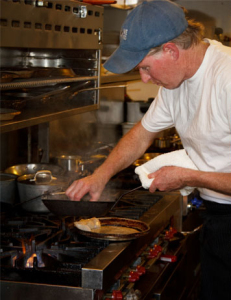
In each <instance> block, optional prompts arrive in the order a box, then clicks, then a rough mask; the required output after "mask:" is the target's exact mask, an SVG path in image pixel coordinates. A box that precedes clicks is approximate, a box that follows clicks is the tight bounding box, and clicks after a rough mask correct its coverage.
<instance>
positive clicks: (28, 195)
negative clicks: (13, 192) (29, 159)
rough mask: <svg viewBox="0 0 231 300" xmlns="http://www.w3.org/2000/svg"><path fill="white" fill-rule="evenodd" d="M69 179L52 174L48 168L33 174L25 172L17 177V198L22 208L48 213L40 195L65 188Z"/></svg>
mask: <svg viewBox="0 0 231 300" xmlns="http://www.w3.org/2000/svg"><path fill="white" fill-rule="evenodd" d="M69 185H70V179H69V178H66V177H64V176H58V175H55V176H53V175H52V173H51V171H50V170H40V171H38V172H36V173H35V174H26V175H22V176H19V177H18V178H17V186H18V192H19V200H20V203H21V206H22V208H23V209H24V210H27V211H30V212H37V213H48V212H49V210H48V209H47V207H46V206H45V205H44V204H43V202H42V198H41V197H42V196H43V194H44V193H47V192H50V193H52V192H55V191H57V190H62V189H66V188H67V187H68V186H69Z"/></svg>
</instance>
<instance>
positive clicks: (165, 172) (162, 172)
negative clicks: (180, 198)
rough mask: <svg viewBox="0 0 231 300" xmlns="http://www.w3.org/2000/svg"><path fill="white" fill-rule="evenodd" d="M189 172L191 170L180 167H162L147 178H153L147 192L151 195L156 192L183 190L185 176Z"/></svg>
mask: <svg viewBox="0 0 231 300" xmlns="http://www.w3.org/2000/svg"><path fill="white" fill-rule="evenodd" d="M191 171H192V170H191V169H186V168H181V167H173V166H169V167H163V168H161V169H159V170H157V171H156V172H154V173H151V174H149V175H148V178H153V182H152V184H151V186H150V188H149V191H150V192H151V193H154V192H155V191H156V190H159V191H161V192H170V191H175V190H178V189H181V188H184V187H185V186H186V182H185V178H186V175H187V173H189V172H191Z"/></svg>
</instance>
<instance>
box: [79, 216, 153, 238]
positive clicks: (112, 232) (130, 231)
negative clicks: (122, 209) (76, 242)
mask: <svg viewBox="0 0 231 300" xmlns="http://www.w3.org/2000/svg"><path fill="white" fill-rule="evenodd" d="M99 220H100V224H101V227H100V228H98V229H92V230H91V231H85V230H81V229H78V228H76V230H77V231H78V233H80V234H82V235H85V236H88V237H91V238H94V239H100V240H109V241H127V240H133V239H137V238H139V237H141V236H144V235H146V234H147V233H148V232H149V230H150V227H149V225H147V224H146V223H144V222H142V221H138V220H131V219H125V218H114V217H112V218H100V219H99Z"/></svg>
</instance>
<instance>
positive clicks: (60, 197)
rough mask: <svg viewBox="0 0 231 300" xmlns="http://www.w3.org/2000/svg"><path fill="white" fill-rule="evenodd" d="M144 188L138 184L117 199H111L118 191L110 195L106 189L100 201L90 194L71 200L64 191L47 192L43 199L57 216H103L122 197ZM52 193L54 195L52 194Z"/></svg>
mask: <svg viewBox="0 0 231 300" xmlns="http://www.w3.org/2000/svg"><path fill="white" fill-rule="evenodd" d="M140 188H142V186H138V187H136V188H134V189H132V190H129V191H126V192H125V193H123V194H122V195H120V196H119V198H117V200H116V201H113V200H109V199H111V198H113V197H114V198H115V197H116V194H118V191H112V192H111V194H110V196H109V194H108V191H107V190H104V192H103V193H102V196H101V200H100V201H94V202H93V201H89V199H90V196H89V195H86V196H84V197H83V198H82V199H81V201H73V200H69V199H68V198H67V196H66V195H65V193H64V192H61V193H55V192H54V193H53V192H50V193H46V194H45V195H44V196H43V197H42V201H43V203H44V204H45V206H46V207H47V208H48V210H49V211H50V212H52V213H53V214H55V215H57V216H75V217H84V216H87V217H102V216H105V215H106V214H107V213H108V212H109V210H112V209H113V208H114V207H115V206H116V205H117V204H118V202H119V201H120V200H121V198H122V197H123V196H125V195H127V194H128V193H132V192H134V191H135V190H137V189H140ZM52 194H53V195H54V196H52Z"/></svg>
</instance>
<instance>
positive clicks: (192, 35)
mask: <svg viewBox="0 0 231 300" xmlns="http://www.w3.org/2000/svg"><path fill="white" fill-rule="evenodd" d="M203 38H204V26H203V25H202V24H201V23H199V22H195V21H194V20H188V27H187V28H186V30H185V31H184V32H183V33H182V34H181V35H179V36H178V37H176V38H174V39H173V40H171V41H169V42H171V43H174V44H176V45H177V46H179V47H180V48H182V49H184V50H186V49H188V48H190V47H192V46H193V45H197V44H199V43H200V42H201V41H202V39H203ZM163 45H164V44H162V45H160V46H158V47H155V48H152V49H151V50H150V51H149V53H148V56H150V55H154V54H156V53H158V52H160V51H161V50H162V48H163Z"/></svg>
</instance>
